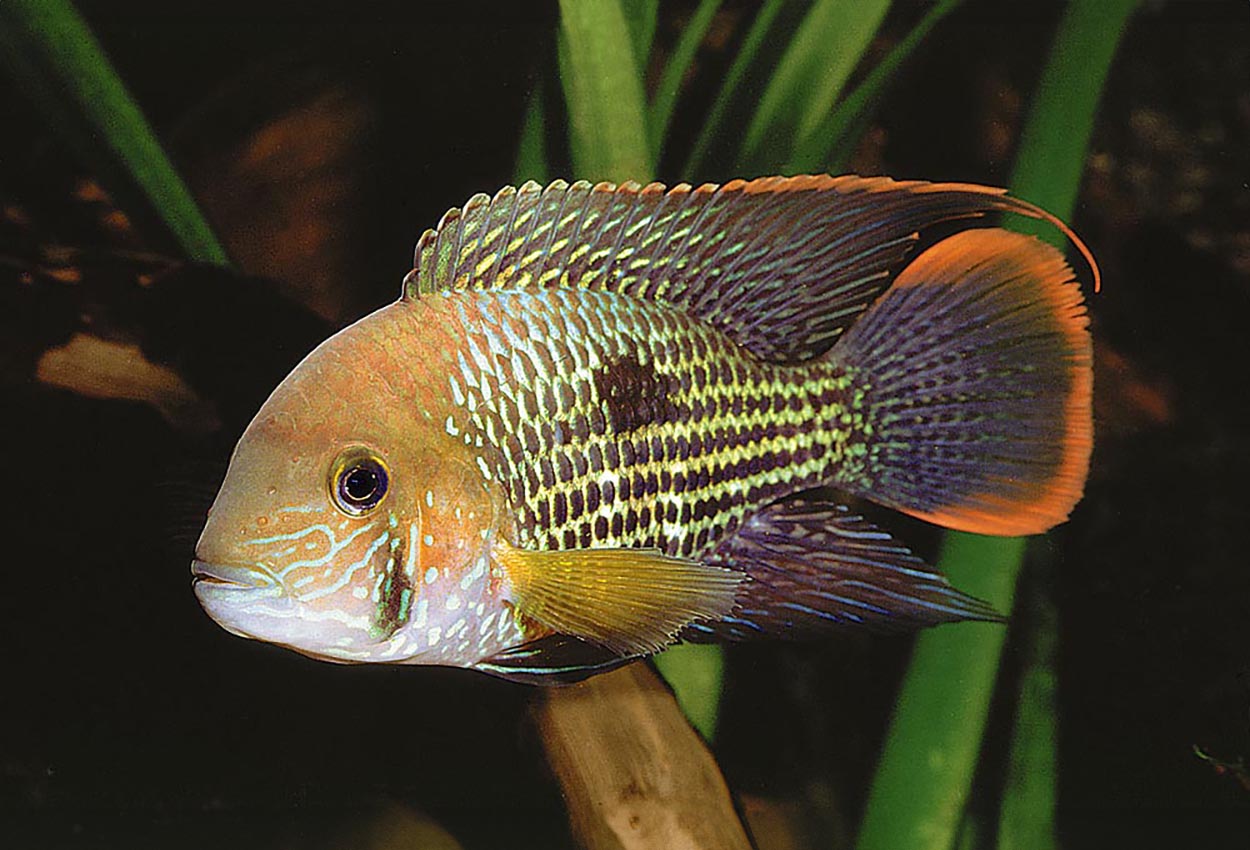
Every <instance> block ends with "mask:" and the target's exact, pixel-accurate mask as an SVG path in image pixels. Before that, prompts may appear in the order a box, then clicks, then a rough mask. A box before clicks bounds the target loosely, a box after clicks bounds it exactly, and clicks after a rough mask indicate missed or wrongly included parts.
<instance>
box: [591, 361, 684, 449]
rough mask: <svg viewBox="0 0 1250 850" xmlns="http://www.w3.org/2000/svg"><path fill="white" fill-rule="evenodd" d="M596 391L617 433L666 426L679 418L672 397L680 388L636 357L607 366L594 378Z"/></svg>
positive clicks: (670, 377)
mask: <svg viewBox="0 0 1250 850" xmlns="http://www.w3.org/2000/svg"><path fill="white" fill-rule="evenodd" d="M594 382H595V391H596V392H597V393H598V396H599V398H600V399H602V400H603V402H604V406H605V407H606V408H607V415H608V425H609V427H610V428H611V429H612V431H613V432H614V433H617V434H621V433H628V432H630V431H636V430H638V429H639V428H641V427H642V426H644V425H648V424H652V423H655V424H663V423H666V422H672V421H674V420H675V419H676V418H677V416H678V410H677V406H676V405H675V404H674V403H673V401H672V399H671V395H672V393H673V391H674V390H675V389H677V386H675V381H674V379H673V378H672V376H670V375H661V374H658V373H657V372H656V371H655V370H654V369H653V368H652V367H651V366H649V365H643V364H642V363H640V362H639V361H638V360H637V359H636V358H634V357H628V356H627V357H621V358H619V359H617V360H613V361H610V362H608V363H605V364H604V365H603V367H602V368H601V369H599V370H598V371H597V372H596V373H595V375H594Z"/></svg>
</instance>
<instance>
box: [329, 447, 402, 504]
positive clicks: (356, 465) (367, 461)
mask: <svg viewBox="0 0 1250 850" xmlns="http://www.w3.org/2000/svg"><path fill="white" fill-rule="evenodd" d="M389 484H390V475H388V474H387V471H386V465H385V464H384V463H383V462H382V459H381V458H379V457H378V456H377V455H376V454H374V453H373V452H372V451H370V450H369V449H366V448H363V447H354V448H351V449H348V450H347V451H345V452H343V453H342V454H341V455H339V457H338V460H336V461H335V463H334V466H333V467H332V474H331V476H330V495H331V496H332V497H333V498H334V504H335V505H336V506H337V507H338V509H339V510H341V511H342V512H343V513H345V514H347V515H349V516H362V515H364V514H366V513H368V512H369V511H371V510H373V509H374V508H376V507H377V506H378V503H379V502H381V501H382V499H383V497H385V496H386V489H387V487H388V485H389Z"/></svg>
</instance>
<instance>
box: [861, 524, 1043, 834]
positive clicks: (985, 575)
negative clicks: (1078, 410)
mask: <svg viewBox="0 0 1250 850" xmlns="http://www.w3.org/2000/svg"><path fill="white" fill-rule="evenodd" d="M1024 545H1025V544H1024V541H1023V540H1021V539H1019V538H1010V537H1009V538H993V537H978V536H977V535H973V534H963V533H949V534H947V535H946V540H945V543H944V546H943V551H942V555H941V558H940V564H941V566H942V568H943V569H944V570H946V571H947V575H948V576H949V577H950V579H951V583H952V584H954V585H955V586H956V587H958V588H959V589H961V590H963V591H965V592H967V593H971V594H972V595H973V596H977V597H980V598H981V599H984V600H986V601H987V602H990V603H991V604H993V605H994V607H995V608H997V609H998V610H1000V611H1010V610H1011V602H1012V597H1013V596H1014V591H1015V579H1016V571H1015V570H1014V569H1012V568H1011V567H1010V565H1012V564H1015V565H1018V564H1019V562H1020V559H1021V557H1022V556H1023V554H1024ZM952 567H954V568H955V569H954V572H955V573H957V575H951V574H950V570H951V568H952ZM1005 637H1006V630H1005V629H1004V628H1003V627H1002V626H999V625H995V624H992V623H960V624H958V625H953V626H943V627H941V628H940V629H936V630H934V631H931V632H926V633H924V634H922V635H921V636H920V637H919V638H918V639H917V641H916V648H915V651H914V653H913V655H912V660H911V664H910V666H909V669H908V673H907V676H906V678H905V679H904V680H903V686H902V689H901V691H900V692H899V696H898V702H897V707H896V709H895V712H894V717H893V719H892V721H891V723H890V730H889V733H888V736H887V738H886V745H885V750H884V752H883V753H882V755H881V760H880V762H879V763H878V765H877V774H876V777H875V778H874V780H873V784H872V790H871V791H870V793H869V798H868V805H867V808H866V810H865V813H864V820H863V823H862V824H861V826H860V833H859V839H858V841H857V842H856V845H855V846H856V848H857V850H897V848H899V847H906V848H910V850H939V848H940V850H948V848H950V847H951V846H952V845H953V843H954V841H955V837H956V834H957V832H958V830H959V827H960V822H961V820H962V818H963V812H964V804H965V802H966V801H967V798H968V790H969V787H970V786H971V782H972V773H973V770H974V768H975V767H976V762H977V755H978V753H979V752H980V748H981V733H982V731H983V730H984V728H985V720H986V717H987V716H988V714H989V698H990V694H991V693H992V692H993V689H994V679H995V676H996V674H997V672H998V661H999V656H1000V654H1001V650H1002V645H1003V640H1004V638H1005Z"/></svg>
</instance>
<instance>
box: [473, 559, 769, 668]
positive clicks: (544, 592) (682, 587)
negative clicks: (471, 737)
mask: <svg viewBox="0 0 1250 850" xmlns="http://www.w3.org/2000/svg"><path fill="white" fill-rule="evenodd" d="M495 556H496V558H497V559H498V561H499V563H500V564H501V565H502V566H503V567H504V569H505V570H506V571H507V573H508V576H509V578H510V579H511V580H512V586H513V591H514V593H515V594H516V600H515V602H516V606H517V610H518V611H519V612H520V613H522V614H524V615H525V616H527V617H530V618H532V619H533V620H535V621H536V622H539V623H541V624H542V625H544V626H546V627H548V628H550V629H552V630H554V631H556V632H559V633H560V634H566V635H573V636H575V637H578V638H581V639H583V640H586V641H590V642H591V643H594V644H597V645H599V646H602V647H604V648H606V649H610V650H612V651H613V652H617V653H619V654H621V655H645V654H648V653H652V652H658V651H659V650H661V649H663V648H664V647H665V646H668V645H669V644H670V643H672V642H673V641H674V640H676V639H677V635H678V633H679V632H681V630H682V629H683V628H684V627H685V626H688V625H690V624H691V623H693V622H695V621H697V620H719V619H721V618H723V617H724V616H726V615H727V614H729V612H730V611H731V610H732V609H733V606H734V597H735V595H736V594H737V591H738V588H739V586H740V584H741V583H742V582H743V581H744V580H745V576H744V574H742V573H740V572H737V571H735V570H730V569H726V568H724V567H717V566H711V565H708V564H701V563H699V562H697V561H686V560H682V559H680V558H670V557H668V556H667V555H665V554H663V553H662V552H660V551H659V550H657V549H623V548H622V549H565V550H556V551H551V552H536V551H531V550H528V549H516V548H513V547H511V546H508V545H507V544H505V543H500V544H499V545H498V546H497V547H496V551H495Z"/></svg>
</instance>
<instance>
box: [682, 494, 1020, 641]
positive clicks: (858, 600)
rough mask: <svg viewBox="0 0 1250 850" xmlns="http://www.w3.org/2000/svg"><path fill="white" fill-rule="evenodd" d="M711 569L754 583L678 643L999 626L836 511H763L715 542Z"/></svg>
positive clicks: (882, 536)
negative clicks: (729, 608)
mask: <svg viewBox="0 0 1250 850" xmlns="http://www.w3.org/2000/svg"><path fill="white" fill-rule="evenodd" d="M712 560H714V561H716V562H719V563H724V564H728V565H732V566H733V568H735V569H738V570H742V571H744V572H745V573H746V574H747V575H748V576H749V577H750V579H751V581H750V583H749V584H747V585H746V586H745V587H744V593H743V594H742V598H741V599H740V606H739V608H738V610H736V611H734V612H733V614H732V615H731V616H729V617H727V618H726V619H724V620H723V621H721V622H719V623H710V624H699V625H696V626H694V627H692V628H689V629H687V630H686V632H685V633H684V634H683V638H686V639H690V640H700V639H702V640H707V639H730V640H746V639H752V638H767V637H784V638H790V639H803V638H813V637H819V636H821V635H824V634H828V633H829V632H830V631H833V630H835V629H837V628H839V627H866V628H870V629H874V630H878V631H902V630H907V629H915V628H919V627H922V626H931V625H936V624H938V623H945V622H956V621H959V620H1001V619H1002V617H1001V616H1000V615H999V614H998V613H996V612H995V611H994V609H993V608H991V607H990V606H989V605H988V604H987V603H985V602H983V601H981V600H979V599H976V598H974V597H971V596H968V595H967V594H965V593H962V592H961V591H959V590H957V589H955V588H954V587H952V586H951V585H950V583H948V582H947V581H946V579H945V578H944V577H943V576H942V575H941V574H940V573H938V572H937V571H936V570H934V569H933V568H932V567H930V566H928V565H927V564H926V563H925V562H924V561H923V560H922V559H921V558H920V557H918V556H917V555H916V554H914V553H913V552H912V551H911V550H910V549H908V548H907V546H905V545H904V544H903V543H901V542H900V541H899V540H898V539H897V538H895V537H894V536H893V535H891V534H890V533H889V532H888V531H885V530H884V529H882V528H880V527H878V526H876V525H874V524H873V523H871V522H869V521H868V520H867V519H865V518H864V517H862V516H859V515H858V514H856V513H854V512H853V511H851V510H850V508H848V507H847V506H845V505H841V504H837V503H834V502H825V501H815V500H811V499H806V498H798V499H792V500H788V501H785V502H778V503H776V504H773V505H770V506H768V507H767V508H764V509H763V510H761V511H760V512H758V513H756V514H755V515H754V516H752V517H750V518H749V519H748V520H747V521H746V522H745V523H743V525H742V526H740V527H739V528H738V530H737V531H736V532H735V533H734V534H733V535H731V536H730V537H728V538H726V539H725V540H723V541H721V543H720V544H719V545H718V547H717V548H716V550H715V552H714V554H713V556H712Z"/></svg>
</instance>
